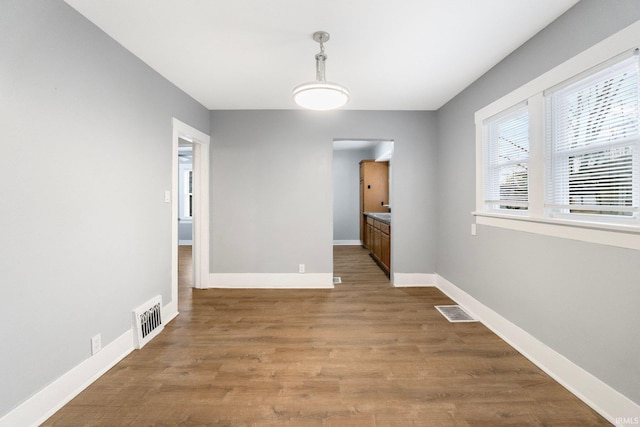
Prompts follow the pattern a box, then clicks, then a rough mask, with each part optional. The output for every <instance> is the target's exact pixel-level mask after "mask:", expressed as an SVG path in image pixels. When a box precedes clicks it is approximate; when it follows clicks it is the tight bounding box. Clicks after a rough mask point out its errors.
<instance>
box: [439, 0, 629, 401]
mask: <svg viewBox="0 0 640 427" xmlns="http://www.w3.org/2000/svg"><path fill="white" fill-rule="evenodd" d="M638 19H640V2H638V1H618V0H616V1H603V0H584V1H582V2H580V3H578V4H577V5H576V6H575V7H574V8H572V9H570V10H569V11H568V12H567V13H566V14H565V15H563V16H562V17H560V18H559V19H558V20H557V21H556V22H554V23H553V24H552V25H551V26H549V27H547V28H546V29H544V30H543V31H542V32H540V33H539V34H538V35H536V36H535V37H534V38H533V39H531V40H530V41H529V42H527V43H526V44H525V45H523V46H522V47H521V48H519V49H518V50H516V51H515V52H514V53H513V54H511V55H510V56H509V57H508V58H506V59H505V60H504V61H503V62H501V63H500V64H498V65H497V66H496V67H495V68H493V69H492V70H491V71H490V72H488V73H487V74H486V75H484V76H483V77H482V78H480V79H479V80H478V81H476V82H475V83H474V84H473V85H472V86H470V87H469V88H467V89H466V90H465V91H464V92H462V93H461V94H459V95H458V96H457V97H456V98H455V99H453V100H452V101H451V102H449V103H448V104H447V105H445V106H444V107H443V108H442V109H440V110H439V111H438V113H437V117H438V136H439V140H438V162H437V164H438V173H437V176H438V180H439V189H440V191H439V193H438V202H439V203H438V207H439V209H438V242H437V243H438V245H437V249H438V259H437V271H438V273H439V274H441V275H442V276H443V277H445V278H446V279H448V280H449V281H451V282H452V283H454V284H455V285H457V286H458V287H460V288H462V289H463V290H465V291H466V292H468V293H469V294H471V295H472V296H474V297H475V298H476V299H478V300H479V301H481V302H482V303H484V304H485V305H487V306H489V307H490V308H492V309H493V310H495V311H496V312H498V313H500V314H501V315H502V316H504V317H505V318H507V319H509V320H510V321H512V322H513V323H515V324H516V325H518V326H520V327H521V328H523V329H525V330H526V331H528V332H529V333H530V334H532V335H533V336H535V337H536V338H538V339H539V340H540V341H542V342H543V343H545V344H547V345H548V346H550V347H551V348H553V349H555V350H556V351H558V352H559V353H561V354H563V355H564V356H566V357H567V358H568V359H570V360H571V361H573V362H574V363H576V364H578V365H579V366H581V367H583V368H584V369H586V370H587V371H589V372H591V373H592V374H594V375H595V376H597V377H598V378H600V379H601V380H603V381H605V382H606V383H608V384H609V385H611V386H612V387H614V388H615V389H617V390H618V391H620V392H622V393H623V394H625V395H626V396H627V397H629V398H631V399H632V400H634V401H635V402H637V403H640V387H638V384H639V381H640V363H638V361H640V329H639V328H638V327H637V326H638V325H640V286H638V285H639V284H640V252H639V251H633V250H629V249H622V248H614V247H609V246H603V245H596V244H591V243H583V242H578V241H574V240H566V239H560V238H553V237H547V236H540V235H535V234H529V233H524V232H516V231H510V230H505V229H500V228H493V227H483V226H478V235H477V237H472V236H471V234H470V224H471V223H472V222H473V220H474V218H473V217H472V216H471V214H470V212H471V211H473V210H475V134H474V132H475V127H474V113H475V111H476V110H478V109H480V108H482V107H484V106H485V105H487V104H489V103H491V102H493V101H494V100H496V99H498V98H500V97H501V96H503V95H505V94H507V93H509V92H510V91H512V90H513V89H516V88H517V87H519V86H521V85H523V84H525V83H527V82H528V81H530V80H532V79H533V78H535V77H537V76H539V75H540V74H542V73H544V72H546V71H548V70H549V69H551V68H553V67H554V66H556V65H558V64H559V63H561V62H563V61H565V60H567V59H569V58H571V57H572V56H574V55H576V54H578V53H580V52H581V51H583V50H585V49H587V48H588V47H590V46H592V45H594V44H596V43H597V42H598V41H600V40H601V39H603V38H605V37H607V36H609V35H611V34H613V33H615V32H616V31H618V30H620V29H622V28H624V27H626V26H628V25H630V24H631V23H633V22H634V21H636V20H638Z"/></svg>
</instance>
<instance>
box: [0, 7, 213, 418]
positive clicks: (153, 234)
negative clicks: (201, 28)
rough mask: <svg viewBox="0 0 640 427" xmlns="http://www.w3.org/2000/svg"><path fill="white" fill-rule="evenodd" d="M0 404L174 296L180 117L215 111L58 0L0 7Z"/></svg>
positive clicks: (200, 118) (194, 120)
mask: <svg viewBox="0 0 640 427" xmlns="http://www.w3.org/2000/svg"><path fill="white" fill-rule="evenodd" d="M0 57H1V58H2V65H1V66H0V115H1V116H2V120H1V121H0V130H1V131H2V141H3V142H2V148H3V153H2V155H0V176H1V179H0V194H2V203H1V204H0V217H1V218H2V221H0V236H2V238H1V239H2V245H0V281H1V282H2V286H1V289H2V296H1V297H0V322H1V324H2V327H0V342H1V343H2V351H0V384H2V385H1V386H0V417H2V416H3V415H5V414H6V413H8V412H9V411H11V410H12V408H14V407H16V406H17V405H18V404H20V403H21V402H22V401H24V400H26V399H28V398H29V397H31V396H32V395H33V394H34V393H36V392H37V391H38V390H40V389H42V388H43V387H45V386H47V385H48V384H50V383H51V382H52V381H54V380H55V379H56V378H58V377H60V376H61V375H63V374H64V373H66V372H68V371H69V370H70V369H71V368H73V367H76V366H77V365H78V364H80V363H81V362H83V361H85V360H87V359H88V358H89V357H90V355H91V337H92V336H94V335H96V334H101V337H102V346H103V350H104V347H105V346H108V345H109V344H110V343H111V342H112V341H113V340H115V339H116V338H117V337H119V336H121V335H122V334H123V333H125V332H126V331H128V330H130V328H131V312H132V310H133V309H134V308H135V307H137V306H138V305H140V304H142V303H143V302H144V301H146V300H148V299H149V298H151V297H153V296H155V295H157V294H161V295H162V297H163V300H164V302H165V304H166V303H167V302H169V301H170V299H171V272H170V269H171V211H170V209H171V204H169V203H164V200H163V199H164V191H165V190H167V189H170V188H171V167H172V162H173V160H174V157H173V156H172V153H171V149H172V140H171V139H172V120H171V119H172V117H176V118H177V119H179V120H182V121H183V122H185V123H188V124H190V125H191V126H193V127H197V128H198V129H201V130H203V131H205V132H208V131H209V113H208V111H207V110H206V109H205V108H204V107H203V106H202V105H200V104H199V103H197V102H196V101H194V100H193V99H192V98H190V97H188V96H186V95H185V94H184V93H183V92H182V91H180V90H179V89H178V88H176V87H175V86H174V85H172V84H170V83H169V82H167V81H166V80H165V79H164V78H162V77H161V76H160V75H159V74H157V73H156V72H155V71H153V70H152V69H150V68H149V67H148V66H147V65H145V64H144V63H143V62H142V61H140V60H139V59H137V58H136V57H134V56H133V55H132V54H131V53H129V52H128V51H126V50H125V49H124V48H123V47H122V46H120V45H119V44H118V43H117V42H116V41H114V40H113V39H111V38H110V37H108V36H107V35H106V34H105V33H104V32H102V31H101V30H100V29H98V28H97V27H96V26H95V25H94V24H92V23H90V22H89V21H87V20H86V19H85V18H84V17H82V16H81V15H80V14H78V13H77V12H76V11H75V10H73V9H72V8H70V7H69V6H68V5H67V4H65V3H64V2H63V1H61V0H20V1H5V2H3V3H2V13H0Z"/></svg>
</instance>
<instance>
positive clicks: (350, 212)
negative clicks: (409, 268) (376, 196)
mask: <svg viewBox="0 0 640 427" xmlns="http://www.w3.org/2000/svg"><path fill="white" fill-rule="evenodd" d="M393 149H394V141H393V140H389V139H334V140H333V245H334V246H349V245H351V246H353V245H358V246H361V245H363V243H364V242H362V239H361V235H362V233H361V227H362V225H361V216H362V213H361V206H360V161H362V160H375V161H376V162H389V171H388V177H389V178H388V179H389V186H388V189H389V190H388V192H389V193H388V196H389V202H388V207H389V211H391V209H390V207H391V206H392V204H393V185H392V184H393V178H392V177H393V168H392V158H393ZM385 206H387V205H385ZM385 211H386V209H385ZM389 222H390V218H389ZM390 252H391V251H390Z"/></svg>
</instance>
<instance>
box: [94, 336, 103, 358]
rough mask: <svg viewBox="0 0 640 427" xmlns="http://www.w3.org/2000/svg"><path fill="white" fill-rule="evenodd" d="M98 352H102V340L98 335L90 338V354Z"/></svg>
mask: <svg viewBox="0 0 640 427" xmlns="http://www.w3.org/2000/svg"><path fill="white" fill-rule="evenodd" d="M100 350H102V338H101V337H100V334H98V335H96V336H94V337H93V338H91V354H92V355H94V354H96V353H97V352H99V351H100Z"/></svg>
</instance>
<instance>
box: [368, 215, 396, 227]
mask: <svg viewBox="0 0 640 427" xmlns="http://www.w3.org/2000/svg"><path fill="white" fill-rule="evenodd" d="M364 214H365V215H366V216H370V217H371V218H373V219H375V220H378V221H380V222H383V223H385V224H387V225H391V212H365V213H364Z"/></svg>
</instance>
